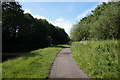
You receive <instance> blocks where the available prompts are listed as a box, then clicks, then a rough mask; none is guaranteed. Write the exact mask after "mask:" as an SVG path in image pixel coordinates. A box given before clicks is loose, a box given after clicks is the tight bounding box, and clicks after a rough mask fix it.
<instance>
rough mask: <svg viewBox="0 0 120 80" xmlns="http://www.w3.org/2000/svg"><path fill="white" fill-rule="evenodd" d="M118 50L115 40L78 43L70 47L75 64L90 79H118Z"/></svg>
mask: <svg viewBox="0 0 120 80" xmlns="http://www.w3.org/2000/svg"><path fill="white" fill-rule="evenodd" d="M119 49H120V42H119V41H117V40H112V41H80V42H74V43H72V46H71V47H70V50H71V51H72V53H73V58H74V59H75V61H76V62H77V64H78V65H79V66H80V68H81V69H83V70H84V72H85V73H87V74H88V75H89V76H90V77H92V78H119V73H120V66H119V63H118V60H119V57H118V55H120V54H119V52H118V51H119Z"/></svg>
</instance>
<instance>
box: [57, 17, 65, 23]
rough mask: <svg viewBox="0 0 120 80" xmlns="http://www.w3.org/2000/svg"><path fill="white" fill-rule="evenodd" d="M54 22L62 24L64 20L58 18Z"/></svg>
mask: <svg viewBox="0 0 120 80" xmlns="http://www.w3.org/2000/svg"><path fill="white" fill-rule="evenodd" d="M56 21H57V22H63V21H64V19H63V18H62V17H59V18H57V19H56Z"/></svg>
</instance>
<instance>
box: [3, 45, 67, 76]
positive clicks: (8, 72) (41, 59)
mask: <svg viewBox="0 0 120 80" xmlns="http://www.w3.org/2000/svg"><path fill="white" fill-rule="evenodd" d="M64 46H66V45H59V46H56V47H49V48H44V49H39V50H35V51H31V52H30V53H27V54H25V55H23V56H21V57H17V58H15V59H13V60H8V61H5V62H3V63H2V77H3V78H47V77H48V74H49V71H50V69H51V67H52V63H53V60H54V58H55V56H56V54H57V53H58V52H59V51H60V50H61V49H62V47H64Z"/></svg>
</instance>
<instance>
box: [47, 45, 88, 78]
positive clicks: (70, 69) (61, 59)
mask: <svg viewBox="0 0 120 80" xmlns="http://www.w3.org/2000/svg"><path fill="white" fill-rule="evenodd" d="M49 78H89V77H88V76H87V75H86V74H85V73H84V72H83V71H82V70H80V68H79V66H78V65H77V63H76V62H75V60H74V59H73V57H72V53H71V52H70V46H69V47H65V48H63V49H62V50H61V51H60V52H59V53H58V54H57V57H56V58H55V60H54V62H53V65H52V69H51V71H50V75H49Z"/></svg>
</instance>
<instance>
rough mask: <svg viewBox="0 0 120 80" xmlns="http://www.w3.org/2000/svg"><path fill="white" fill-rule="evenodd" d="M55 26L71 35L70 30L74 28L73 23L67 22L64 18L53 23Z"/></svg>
mask: <svg viewBox="0 0 120 80" xmlns="http://www.w3.org/2000/svg"><path fill="white" fill-rule="evenodd" d="M51 23H52V24H53V25H54V26H58V27H60V28H63V29H64V30H65V32H66V33H67V34H68V35H70V29H71V27H72V25H73V24H72V22H70V21H69V20H66V19H64V18H62V17H59V18H57V19H56V20H55V21H54V22H51Z"/></svg>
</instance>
